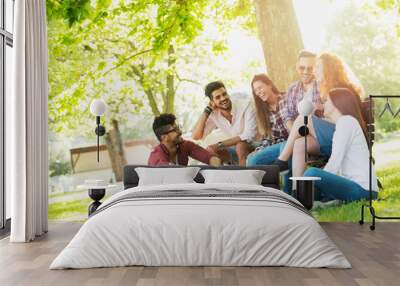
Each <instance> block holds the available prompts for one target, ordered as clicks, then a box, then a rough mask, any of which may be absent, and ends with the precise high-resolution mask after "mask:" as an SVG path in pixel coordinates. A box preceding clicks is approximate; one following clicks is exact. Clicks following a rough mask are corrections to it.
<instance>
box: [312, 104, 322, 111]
mask: <svg viewBox="0 0 400 286" xmlns="http://www.w3.org/2000/svg"><path fill="white" fill-rule="evenodd" d="M314 108H315V109H316V110H322V111H323V110H324V105H323V104H322V103H320V102H316V103H314Z"/></svg>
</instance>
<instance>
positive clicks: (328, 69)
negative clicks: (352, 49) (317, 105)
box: [318, 53, 364, 99]
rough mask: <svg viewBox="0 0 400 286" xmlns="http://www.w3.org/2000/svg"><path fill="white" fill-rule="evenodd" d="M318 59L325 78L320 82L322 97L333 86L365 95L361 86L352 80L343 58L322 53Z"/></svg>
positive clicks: (360, 95) (324, 96)
mask: <svg viewBox="0 0 400 286" xmlns="http://www.w3.org/2000/svg"><path fill="white" fill-rule="evenodd" d="M318 59H319V60H320V61H321V63H322V69H323V80H322V82H321V83H320V93H321V97H322V98H323V99H324V98H326V96H327V95H328V93H329V91H330V90H331V89H333V88H347V89H349V90H351V91H352V92H353V93H354V94H356V95H358V96H359V97H364V91H363V89H362V87H361V86H358V85H357V84H356V83H354V82H351V80H350V79H349V75H348V72H347V71H346V68H345V64H344V62H343V60H342V59H341V58H340V57H339V56H337V55H335V54H332V53H322V54H321V55H319V57H318Z"/></svg>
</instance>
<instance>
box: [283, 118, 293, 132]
mask: <svg viewBox="0 0 400 286" xmlns="http://www.w3.org/2000/svg"><path fill="white" fill-rule="evenodd" d="M285 124H286V128H287V130H288V131H289V132H290V130H292V126H293V120H288V121H286V123H285Z"/></svg>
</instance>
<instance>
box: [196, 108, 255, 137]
mask: <svg viewBox="0 0 400 286" xmlns="http://www.w3.org/2000/svg"><path fill="white" fill-rule="evenodd" d="M231 114H232V123H230V122H229V121H228V120H227V119H226V118H225V117H224V116H223V115H222V114H221V112H220V111H219V110H217V111H213V112H212V113H211V114H210V116H209V117H208V119H207V121H206V125H205V127H204V132H203V133H204V135H203V137H205V136H207V135H208V134H210V133H211V131H213V130H214V129H217V128H218V129H220V130H221V131H222V132H223V133H224V134H225V135H227V136H229V137H235V136H239V137H240V139H241V140H243V141H247V142H250V141H252V140H253V139H254V137H255V135H256V130H257V123H256V113H255V110H254V106H253V104H252V103H251V101H249V100H235V101H232V111H231Z"/></svg>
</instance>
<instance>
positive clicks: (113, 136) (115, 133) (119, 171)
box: [105, 119, 126, 182]
mask: <svg viewBox="0 0 400 286" xmlns="http://www.w3.org/2000/svg"><path fill="white" fill-rule="evenodd" d="M111 124H112V128H111V129H110V130H109V131H108V132H107V133H106V135H105V139H106V145H107V150H108V154H109V156H110V161H111V166H112V170H113V172H114V175H115V180H116V181H117V182H120V181H122V179H123V167H124V166H125V165H126V159H125V153H124V148H123V144H122V139H121V133H120V131H119V128H118V121H117V120H115V119H113V120H112V122H111Z"/></svg>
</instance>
